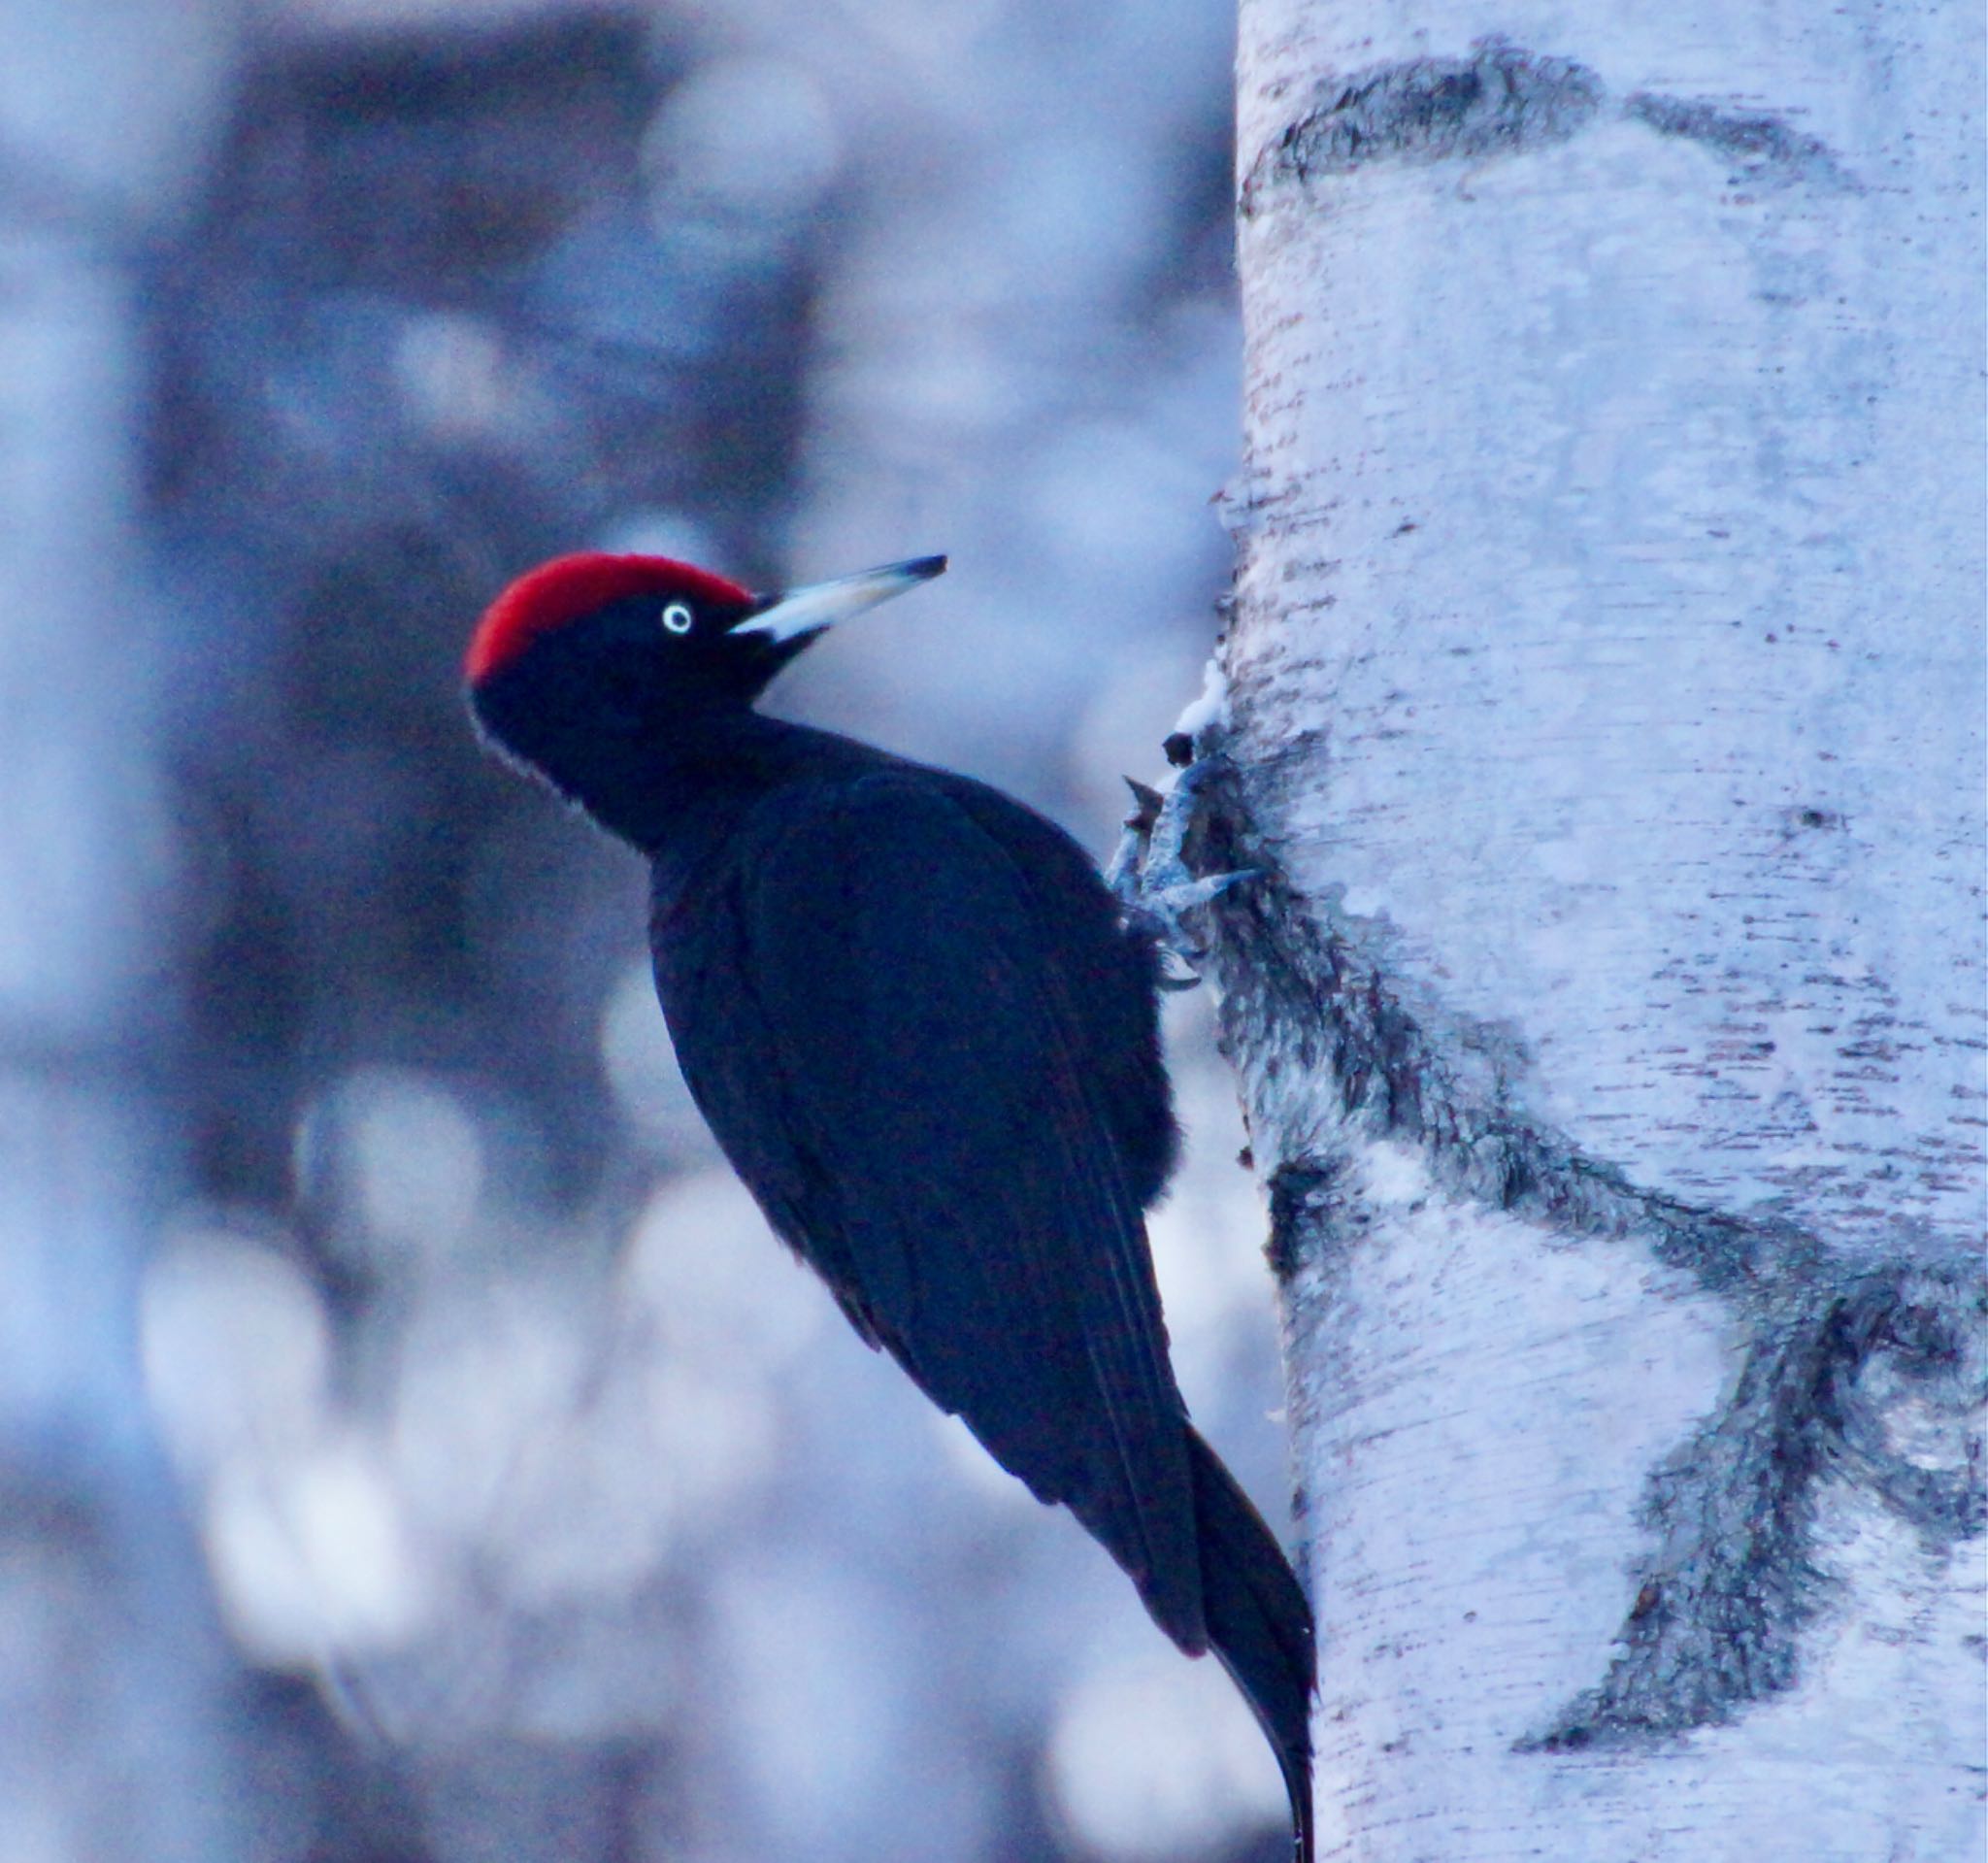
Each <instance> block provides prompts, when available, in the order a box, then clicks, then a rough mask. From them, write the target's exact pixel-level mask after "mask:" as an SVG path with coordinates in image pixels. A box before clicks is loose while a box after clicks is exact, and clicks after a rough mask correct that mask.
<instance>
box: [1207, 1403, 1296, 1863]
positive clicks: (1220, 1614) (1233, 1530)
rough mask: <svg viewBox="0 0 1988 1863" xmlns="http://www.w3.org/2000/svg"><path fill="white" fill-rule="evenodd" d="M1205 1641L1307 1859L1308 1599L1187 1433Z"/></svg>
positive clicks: (1222, 1474) (1271, 1540)
mask: <svg viewBox="0 0 1988 1863" xmlns="http://www.w3.org/2000/svg"><path fill="white" fill-rule="evenodd" d="M1187 1442H1188V1447H1189V1452H1190V1460H1191V1463H1192V1466H1193V1472H1194V1514H1195V1525H1196V1528H1197V1530H1198V1535H1199V1538H1200V1542H1201V1565H1202V1592H1203V1610H1204V1612H1205V1613H1206V1616H1207V1620H1208V1640H1209V1648H1211V1649H1212V1650H1213V1651H1214V1653H1215V1656H1216V1657H1217V1659H1218V1660H1219V1661H1220V1663H1221V1665H1222V1667H1223V1668H1224V1669H1226V1670H1227V1671H1228V1672H1229V1677H1230V1680H1233V1681H1234V1682H1235V1684H1236V1686H1237V1687H1238V1688H1240V1689H1241V1690H1242V1691H1243V1699H1244V1700H1246V1701H1247V1702H1248V1703H1249V1706H1250V1707H1251V1708H1252V1709H1253V1710H1254V1711H1255V1713H1256V1718H1257V1721H1258V1723H1259V1724H1260V1725H1261V1726H1262V1728H1263V1731H1264V1734H1265V1736H1266V1738H1267V1739H1268V1740H1269V1741H1270V1744H1271V1750H1272V1751H1273V1752H1275V1753H1276V1759H1277V1765H1278V1767H1279V1769H1280V1770H1281V1771H1282V1773H1283V1776H1284V1789H1285V1791H1286V1792H1287V1793H1288V1794H1289V1795H1290V1800H1291V1826H1292V1831H1293V1833H1294V1835H1295V1839H1296V1846H1297V1850H1296V1854H1297V1856H1298V1859H1299V1863H1311V1850H1312V1826H1311V1696H1312V1691H1313V1688H1314V1686H1315V1683H1316V1678H1317V1656H1316V1652H1315V1650H1314V1648H1313V1640H1312V1626H1311V1607H1310V1605H1309V1603H1308V1602H1307V1601H1306V1597H1305V1593H1304V1590H1303V1588H1302V1587H1301V1586H1300V1585H1299V1583H1298V1578H1297V1574H1296V1573H1294V1572H1293V1571H1292V1570H1291V1566H1290V1562H1289V1560H1287V1559H1286V1558H1285V1557H1284V1554H1283V1548H1282V1547H1279V1546H1278V1544H1277V1541H1276V1535H1275V1534H1274V1533H1272V1532H1271V1530H1270V1528H1269V1527H1268V1526H1266V1525H1265V1524H1264V1519H1263V1515H1262V1514H1258V1513H1257V1511H1256V1509H1255V1508H1254V1507H1252V1506H1251V1505H1250V1502H1249V1497H1248V1496H1247V1495H1246V1494H1244V1493H1243V1490H1242V1489H1241V1488H1240V1487H1238V1486H1237V1484H1236V1478H1235V1477H1234V1476H1232V1475H1231V1474H1230V1473H1229V1471H1228V1470H1227V1469H1225V1468H1224V1467H1223V1466H1222V1464H1221V1462H1220V1460H1219V1459H1218V1458H1217V1457H1216V1455H1215V1452H1214V1451H1213V1450H1212V1449H1211V1448H1209V1446H1208V1445H1207V1444H1206V1443H1204V1442H1203V1441H1202V1440H1201V1438H1200V1437H1199V1436H1198V1435H1197V1434H1196V1433H1195V1432H1194V1431H1193V1430H1189V1431H1188V1433H1187Z"/></svg>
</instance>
